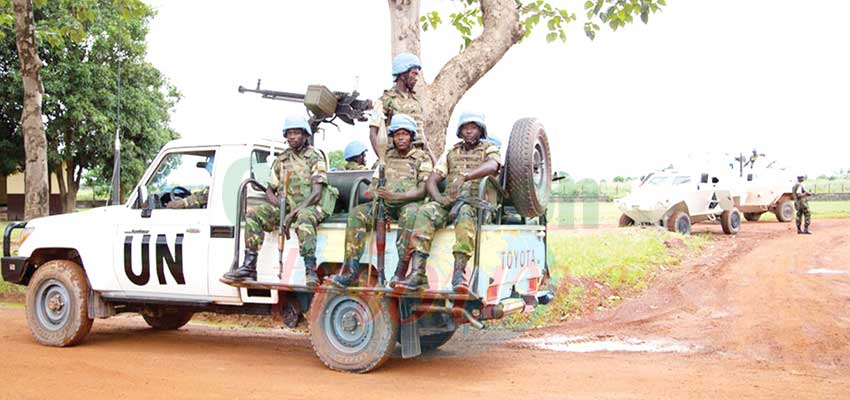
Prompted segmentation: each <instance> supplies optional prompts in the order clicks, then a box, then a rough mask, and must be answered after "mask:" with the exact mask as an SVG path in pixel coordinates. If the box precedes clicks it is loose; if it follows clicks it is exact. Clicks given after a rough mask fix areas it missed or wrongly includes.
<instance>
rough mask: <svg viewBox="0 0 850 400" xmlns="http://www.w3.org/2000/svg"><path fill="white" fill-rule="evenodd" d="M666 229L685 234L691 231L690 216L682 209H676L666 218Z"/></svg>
mask: <svg viewBox="0 0 850 400" xmlns="http://www.w3.org/2000/svg"><path fill="white" fill-rule="evenodd" d="M667 230H668V231H670V232H679V233H681V234H684V235H687V234H689V233H691V217H690V216H689V215H688V213H686V212H684V211H676V212H674V213H673V214H671V215H670V217H669V218H667Z"/></svg>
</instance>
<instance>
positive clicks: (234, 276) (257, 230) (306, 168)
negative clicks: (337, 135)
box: [223, 116, 333, 286]
mask: <svg viewBox="0 0 850 400" xmlns="http://www.w3.org/2000/svg"><path fill="white" fill-rule="evenodd" d="M312 135H313V131H312V129H311V128H310V124H309V123H308V122H307V119H306V118H304V117H300V116H293V117H289V118H287V119H286V121H285V122H284V125H283V136H284V137H285V138H286V142H287V144H289V148H287V149H286V150H284V151H283V153H281V154H280V155H279V156H277V158H276V159H275V160H274V162H273V163H272V176H271V179H270V181H269V185H268V188H267V190H266V199H267V201H268V202H267V203H265V204H262V205H260V206H257V207H250V208H248V212H247V213H246V214H245V259H244V261H243V263H242V265H241V266H240V267H239V269H237V270H236V271H233V272H228V273H227V274H225V275H224V277H223V280H224V281H241V280H256V279H257V252H258V251H259V250H260V246H262V244H263V238H264V232H271V231H273V230H274V229H275V228H277V226H278V224H279V222H280V207H279V206H278V205H279V204H280V196H286V204H287V210H288V211H289V213H288V214H286V216H285V217H284V218H285V219H284V225H285V226H286V227H287V229H288V228H289V226H290V225H292V229H293V230H294V231H295V233H296V234H297V235H298V242H299V251H300V253H301V257H302V258H303V259H304V269H305V284H306V285H307V286H318V284H319V278H318V276H317V275H316V228H317V227H318V225H319V223H320V222H322V220H324V219H325V218H327V217H328V216H330V214H331V213H332V212H333V210H326V209H323V208H322V206H321V203H320V201H321V200H322V194H323V191H327V190H330V189H328V188H327V184H328V175H327V172H328V166H327V163H326V162H325V157H324V155H323V154H322V153H321V152H320V151H319V150H317V149H315V148H314V147H313V146H312V145H310V141H309V139H310V137H311V136H312ZM284 173H286V174H287V175H288V176H289V184H288V185H287V187H286V191H285V192H284V191H283V189H284V188H283V187H281V186H282V184H283V182H284V176H283V174H284Z"/></svg>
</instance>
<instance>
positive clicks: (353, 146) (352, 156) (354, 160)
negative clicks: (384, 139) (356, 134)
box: [342, 140, 369, 171]
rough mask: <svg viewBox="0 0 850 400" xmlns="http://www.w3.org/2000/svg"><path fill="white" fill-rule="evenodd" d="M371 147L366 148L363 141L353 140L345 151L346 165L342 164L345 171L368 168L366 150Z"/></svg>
mask: <svg viewBox="0 0 850 400" xmlns="http://www.w3.org/2000/svg"><path fill="white" fill-rule="evenodd" d="M367 151H369V149H367V148H366V146H365V145H363V143H360V142H358V141H356V140H355V141H353V142H351V143H349V144H348V145H347V146H345V151H344V152H343V155H342V156H343V158H345V165H343V166H342V170H343V171H362V170H366V169H368V168H366V152H367Z"/></svg>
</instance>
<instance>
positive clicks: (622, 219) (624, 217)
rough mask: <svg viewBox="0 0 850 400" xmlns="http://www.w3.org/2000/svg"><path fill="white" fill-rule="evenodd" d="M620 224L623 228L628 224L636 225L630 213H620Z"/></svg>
mask: <svg viewBox="0 0 850 400" xmlns="http://www.w3.org/2000/svg"><path fill="white" fill-rule="evenodd" d="M619 225H620V228H623V227H626V226H634V225H635V220H633V219H632V218H631V217H629V216H628V215H626V214H623V215H620V222H619Z"/></svg>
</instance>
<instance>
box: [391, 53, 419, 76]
mask: <svg viewBox="0 0 850 400" xmlns="http://www.w3.org/2000/svg"><path fill="white" fill-rule="evenodd" d="M411 68H419V69H422V63H421V62H419V57H416V54H413V53H401V54H399V55H397V56H395V57H394V58H393V78H397V77H398V76H399V75H401V74H403V73H405V72H407V71H409V70H410V69H411Z"/></svg>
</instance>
